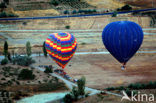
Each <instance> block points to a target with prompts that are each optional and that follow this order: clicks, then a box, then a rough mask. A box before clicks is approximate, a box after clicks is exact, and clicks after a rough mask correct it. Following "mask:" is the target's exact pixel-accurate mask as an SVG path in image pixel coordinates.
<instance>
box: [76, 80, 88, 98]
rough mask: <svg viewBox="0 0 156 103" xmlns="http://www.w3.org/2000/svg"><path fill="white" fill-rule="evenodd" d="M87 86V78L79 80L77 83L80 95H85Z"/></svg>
mask: <svg viewBox="0 0 156 103" xmlns="http://www.w3.org/2000/svg"><path fill="white" fill-rule="evenodd" d="M85 84H86V78H85V77H81V79H79V80H78V81H77V85H78V92H79V94H80V95H85Z"/></svg>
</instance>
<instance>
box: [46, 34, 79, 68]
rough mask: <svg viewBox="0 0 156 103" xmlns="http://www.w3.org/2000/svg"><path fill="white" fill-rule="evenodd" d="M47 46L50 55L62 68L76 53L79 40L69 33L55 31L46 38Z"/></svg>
mask: <svg viewBox="0 0 156 103" xmlns="http://www.w3.org/2000/svg"><path fill="white" fill-rule="evenodd" d="M45 47H46V50H47V52H48V54H49V55H50V57H51V58H52V59H53V60H54V61H55V62H56V63H57V64H58V65H59V66H60V67H62V68H64V67H65V66H66V64H67V63H68V62H69V60H70V59H71V58H72V56H73V55H74V53H75V50H76V47H77V42H76V39H75V37H74V36H73V35H72V34H69V33H53V34H50V35H49V37H48V38H47V39H46V42H45Z"/></svg>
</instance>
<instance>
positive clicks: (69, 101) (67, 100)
mask: <svg viewBox="0 0 156 103" xmlns="http://www.w3.org/2000/svg"><path fill="white" fill-rule="evenodd" d="M63 101H64V103H72V101H73V98H72V95H71V94H66V95H65V97H64V98H63Z"/></svg>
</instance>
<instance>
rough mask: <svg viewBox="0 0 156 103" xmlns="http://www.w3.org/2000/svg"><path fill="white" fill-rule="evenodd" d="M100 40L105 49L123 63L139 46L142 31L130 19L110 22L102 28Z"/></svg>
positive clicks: (141, 39)
mask: <svg viewBox="0 0 156 103" xmlns="http://www.w3.org/2000/svg"><path fill="white" fill-rule="evenodd" d="M102 40H103V43H104V45H105V47H106V49H107V50H108V51H109V52H110V53H111V54H112V55H113V56H114V57H115V58H116V59H117V60H118V61H119V62H120V63H124V64H125V63H126V62H127V61H128V60H129V59H130V58H131V57H132V56H133V55H134V54H135V53H136V52H137V50H138V49H139V48H140V46H141V44H142V41H143V31H142V28H141V27H140V26H139V25H138V24H136V23H134V22H131V21H117V22H112V23H110V24H108V25H107V26H106V27H105V28H104V30H103V32H102Z"/></svg>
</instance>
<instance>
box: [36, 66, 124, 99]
mask: <svg viewBox="0 0 156 103" xmlns="http://www.w3.org/2000/svg"><path fill="white" fill-rule="evenodd" d="M34 68H36V69H38V70H40V71H44V70H45V69H43V68H40V67H34ZM50 75H51V76H54V77H57V78H58V79H60V80H62V81H63V82H64V83H65V84H66V85H67V87H68V88H69V89H70V90H72V88H73V86H76V87H77V85H76V84H75V83H73V82H71V81H68V80H66V79H64V78H63V77H62V76H60V75H57V74H55V73H50ZM85 91H86V92H91V93H90V94H89V95H90V96H91V95H95V94H99V93H101V92H104V93H107V94H110V95H115V96H118V97H122V95H120V94H117V93H112V92H109V91H100V90H97V89H92V88H89V87H85Z"/></svg>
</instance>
